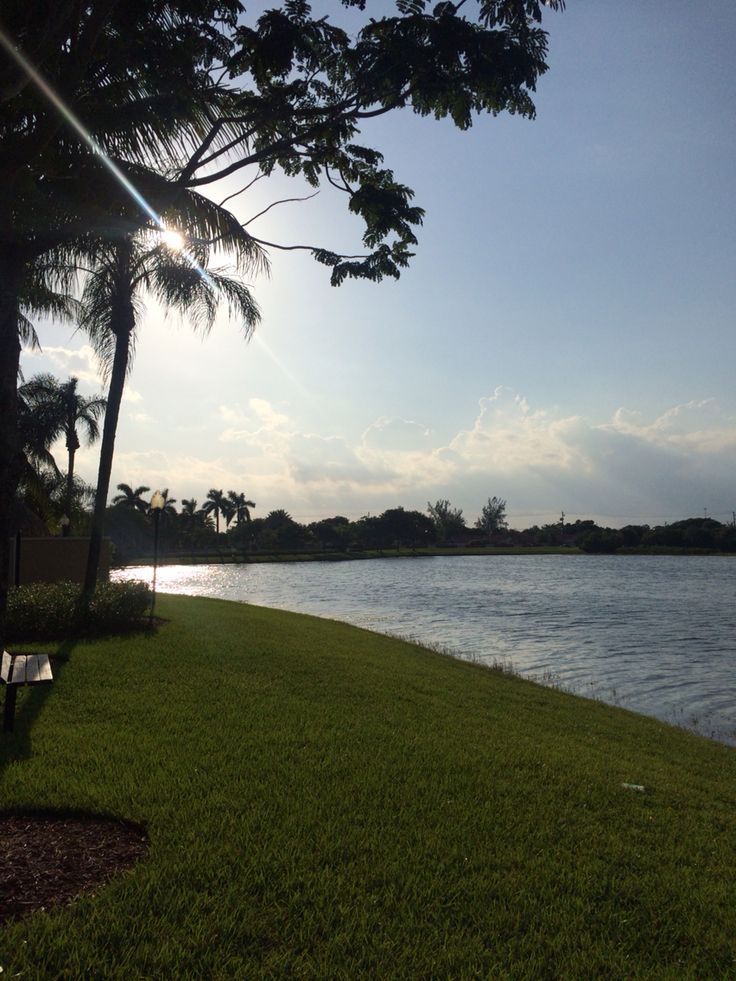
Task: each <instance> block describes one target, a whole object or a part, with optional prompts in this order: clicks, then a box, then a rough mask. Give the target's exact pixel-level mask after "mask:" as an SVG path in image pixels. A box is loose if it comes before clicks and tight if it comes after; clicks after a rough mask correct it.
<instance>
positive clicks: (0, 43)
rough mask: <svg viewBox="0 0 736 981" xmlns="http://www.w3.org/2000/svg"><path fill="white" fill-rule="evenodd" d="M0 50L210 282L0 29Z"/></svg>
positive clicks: (169, 242) (181, 242)
mask: <svg viewBox="0 0 736 981" xmlns="http://www.w3.org/2000/svg"><path fill="white" fill-rule="evenodd" d="M0 48H3V49H4V50H5V51H6V52H7V53H8V55H10V57H11V58H12V59H13V61H15V63H16V64H17V65H18V66H19V67H20V68H21V70H22V71H23V72H25V74H26V75H27V76H28V78H29V79H30V80H31V81H32V82H33V84H34V85H35V86H36V87H37V88H38V89H39V91H40V92H41V93H42V94H43V95H44V96H45V98H46V99H47V100H48V101H49V102H50V103H51V105H53V107H54V108H55V109H56V110H57V112H59V114H60V115H61V116H62V117H63V118H64V119H65V120H66V121H67V122H68V123H69V125H70V126H71V127H72V128H73V129H74V130H75V131H76V132H77V133H78V135H79V136H80V137H81V139H82V141H83V142H84V143H86V144H87V146H88V147H89V148H90V150H91V151H92V153H93V154H94V155H95V156H96V157H98V159H99V160H100V162H101V163H102V164H103V165H104V166H105V167H106V168H107V169H108V170H109V171H110V173H111V174H112V175H113V177H114V178H115V180H116V181H117V182H118V183H119V184H120V186H121V187H122V188H123V189H124V190H125V191H126V192H127V193H128V195H129V196H130V197H131V198H132V199H133V201H135V203H136V204H137V205H138V206H139V207H140V208H141V209H142V210H143V211H144V212H145V214H147V215H148V217H149V218H150V219H151V220H152V221H153V223H154V224H155V225H156V226H157V227H158V228H159V229H160V230H161V232H162V233H163V238H164V241H165V243H166V244H167V245H168V246H169V248H172V249H175V250H176V251H179V252H181V253H182V255H183V256H185V258H186V259H187V261H188V262H190V263H191V265H192V267H193V268H194V269H196V271H197V272H198V273H199V275H200V276H201V277H202V279H203V280H205V281H210V277H209V276H208V275H207V272H206V270H204V269H203V268H202V267H201V266H200V265H199V263H198V262H197V261H196V259H195V258H194V257H193V256H192V255H191V253H189V252H188V251H186V249H185V248H184V245H185V240H184V238H183V236H182V235H181V234H180V233H179V232H176V231H174V230H173V229H167V227H166V224H165V222H164V220H163V218H162V217H161V215H159V214H158V212H157V211H156V210H155V209H154V208H153V207H152V206H151V205H150V204H149V203H148V201H147V200H146V199H145V198H144V197H143V195H142V194H141V193H140V191H139V190H138V188H137V187H136V186H135V184H133V183H132V181H130V180H129V179H128V178H127V177H126V176H125V174H124V173H123V172H122V171H121V170H120V168H119V167H118V166H117V165H116V164H115V162H114V161H113V160H111V159H110V158H109V157H108V155H107V154H106V153H105V151H104V149H103V148H102V147H101V146H100V144H99V143H98V142H97V140H96V139H95V138H94V136H92V134H91V133H90V132H89V130H88V129H87V128H86V127H85V126H84V123H82V122H81V120H80V119H78V118H77V116H76V115H75V114H74V113H73V112H72V110H71V109H70V108H69V107H68V106H67V105H66V104H65V102H64V101H63V99H61V98H60V96H59V95H58V94H57V93H56V92H55V91H54V89H53V88H52V87H51V86H50V85H49V83H48V82H47V81H46V79H45V78H44V77H43V76H42V75H41V73H40V72H39V71H38V70H37V69H36V68H35V67H34V66H33V65H32V64H31V62H30V61H28V59H27V58H26V57H25V55H24V54H23V53H22V52H21V51H19V50H18V49H17V48H16V47H15V45H14V44H13V41H12V39H11V38H10V37H8V35H7V34H6V33H5V32H4V31H3V30H2V28H0Z"/></svg>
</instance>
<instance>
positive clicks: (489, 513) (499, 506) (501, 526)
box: [475, 497, 508, 538]
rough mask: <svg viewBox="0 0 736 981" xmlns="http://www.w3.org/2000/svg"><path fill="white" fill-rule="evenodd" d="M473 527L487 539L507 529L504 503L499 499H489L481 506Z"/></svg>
mask: <svg viewBox="0 0 736 981" xmlns="http://www.w3.org/2000/svg"><path fill="white" fill-rule="evenodd" d="M475 527H476V528H478V529H480V530H481V531H483V532H485V534H486V535H487V536H488V538H491V537H492V536H493V535H495V534H497V533H498V532H499V531H505V529H506V528H508V521H507V520H506V501H504V500H502V499H501V498H500V497H489V498H488V501H487V502H486V503H485V504H484V505H483V508H482V510H481V512H480V517H479V518H478V519H477V521H476V522H475Z"/></svg>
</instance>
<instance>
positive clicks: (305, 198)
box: [243, 191, 319, 227]
mask: <svg viewBox="0 0 736 981" xmlns="http://www.w3.org/2000/svg"><path fill="white" fill-rule="evenodd" d="M318 194H319V191H315V192H314V194H307V196H306V197H304V198H282V199H281V201H273V202H272V203H271V204H269V206H268V207H267V208H264V209H263V211H259V212H258V214H257V215H253V217H252V218H249V219H248V221H244V222H243V226H244V227H245V226H246V225H250V223H251V222H252V221H255V220H256V218H260V217H261V216H262V215H265V214H266V212H267V211H270V210H271V208H275V207H276V205H277V204H291V203H292V202H294V201H309V200H310V199H311V198H316V197H317V195H318Z"/></svg>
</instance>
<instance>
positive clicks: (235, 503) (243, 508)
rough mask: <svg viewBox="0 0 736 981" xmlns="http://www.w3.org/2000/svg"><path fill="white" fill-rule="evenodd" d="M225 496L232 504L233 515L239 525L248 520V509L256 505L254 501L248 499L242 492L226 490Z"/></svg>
mask: <svg viewBox="0 0 736 981" xmlns="http://www.w3.org/2000/svg"><path fill="white" fill-rule="evenodd" d="M227 498H228V501H229V502H230V504H231V506H232V512H233V517H234V518H235V520H236V522H237V523H238V524H239V525H241V524H242V523H243V522H244V521H250V509H251V508H254V507H255V506H256V503H255V501H249V500H248V499H247V498H246V496H245V494H243V493H242V492H240V493H236V492H235V491H228V492H227Z"/></svg>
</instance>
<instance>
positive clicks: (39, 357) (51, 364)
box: [23, 344, 100, 388]
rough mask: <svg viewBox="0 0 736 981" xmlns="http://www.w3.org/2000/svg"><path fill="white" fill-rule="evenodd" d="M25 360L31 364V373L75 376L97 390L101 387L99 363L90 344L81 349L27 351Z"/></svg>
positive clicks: (48, 348) (61, 348)
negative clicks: (45, 372) (46, 372)
mask: <svg viewBox="0 0 736 981" xmlns="http://www.w3.org/2000/svg"><path fill="white" fill-rule="evenodd" d="M23 360H24V362H26V361H27V362H30V364H29V368H30V372H32V373H34V374H35V373H37V372H41V371H51V372H53V373H54V374H61V375H63V376H64V377H67V376H70V375H73V376H74V377H75V378H78V379H79V380H80V381H82V382H86V383H87V384H89V385H92V386H94V387H95V388H99V387H100V370H99V362H98V361H97V355H96V354H95V352H94V351H93V349H92V348H91V347H90V345H89V344H84V345H82V347H79V348H68V347H44V348H43V350H41V351H32V350H26V351H24V352H23ZM30 372H29V373H30Z"/></svg>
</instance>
